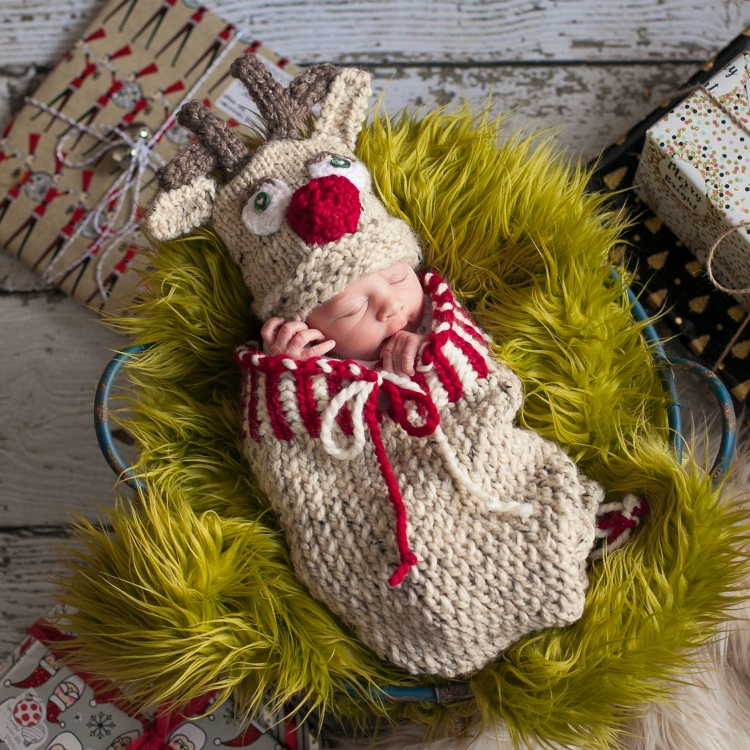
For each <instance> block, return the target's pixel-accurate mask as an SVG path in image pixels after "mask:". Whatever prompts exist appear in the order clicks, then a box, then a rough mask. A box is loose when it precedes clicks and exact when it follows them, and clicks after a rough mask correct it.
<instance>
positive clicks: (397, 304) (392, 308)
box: [378, 295, 404, 322]
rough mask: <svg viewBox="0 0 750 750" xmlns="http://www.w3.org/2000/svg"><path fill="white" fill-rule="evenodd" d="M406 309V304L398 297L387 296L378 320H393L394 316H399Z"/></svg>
mask: <svg viewBox="0 0 750 750" xmlns="http://www.w3.org/2000/svg"><path fill="white" fill-rule="evenodd" d="M403 309H404V303H403V301H402V300H400V299H399V298H398V297H396V296H395V295H394V296H387V297H386V298H385V299H384V300H383V302H382V304H381V306H380V310H379V311H378V320H380V321H381V322H382V321H386V320H388V318H392V317H393V316H394V315H398V314H399V313H400V312H401V310H403Z"/></svg>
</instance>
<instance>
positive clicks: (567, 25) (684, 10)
mask: <svg viewBox="0 0 750 750" xmlns="http://www.w3.org/2000/svg"><path fill="white" fill-rule="evenodd" d="M103 5H104V2H103V0H69V2H66V3H51V2H49V0H5V1H4V2H3V3H2V7H1V8H0V50H2V60H3V62H4V63H23V64H25V63H29V62H32V61H34V62H37V63H40V64H47V65H51V64H53V63H54V62H55V61H56V60H57V59H58V58H59V56H60V55H61V54H62V53H63V52H64V51H65V50H66V49H67V48H68V47H69V46H70V45H71V44H72V43H73V42H74V41H75V40H76V39H77V38H78V37H79V36H81V34H82V32H83V30H84V29H85V28H86V26H87V24H88V23H89V22H90V21H91V20H92V19H93V17H94V16H95V15H96V13H97V12H98V11H99V9H100V8H102V7H103ZM208 5H209V6H210V7H211V8H212V9H213V10H215V11H217V12H218V13H220V14H221V15H222V16H224V17H225V18H226V19H227V20H228V21H231V22H232V23H235V24H237V25H241V26H246V27H249V29H250V30H251V32H252V33H253V34H254V35H255V36H256V37H258V38H259V39H262V40H263V41H264V42H265V43H266V44H268V45H269V46H271V47H272V48H274V49H276V50H277V51H278V52H279V53H280V54H283V55H286V56H287V57H289V58H291V59H293V60H296V61H300V62H314V61H321V60H336V61H339V62H357V61H381V62H382V61H386V60H387V61H402V62H408V61H413V60H423V61H452V62H454V63H458V62H471V61H474V62H476V61H485V62H489V61H498V60H510V61H532V60H542V61H554V60H571V59H575V60H601V59H612V60H634V59H637V60H662V59H678V60H686V59H692V60H695V59H704V58H706V57H709V56H710V55H712V54H713V53H714V52H715V51H716V50H717V49H719V48H721V47H722V46H723V45H724V44H725V43H726V42H727V41H728V40H729V39H730V38H732V37H733V36H735V35H736V34H738V33H739V32H740V31H741V30H742V28H743V26H744V25H747V24H748V23H750V7H748V4H747V3H744V2H740V1H738V0H714V2H710V3H708V2H700V1H699V0H692V1H691V2H685V1H684V0H628V1H627V2H624V1H621V2H608V3H596V4H592V3H591V2H590V0H466V1H465V2H461V1H459V0H412V1H411V2H407V3H405V2H403V1H402V0H352V1H351V2H346V3H342V2H340V0H273V1H268V0H267V1H266V2H258V3H252V4H248V3H247V2H246V0H214V2H210V3H208ZM136 12H137V11H136Z"/></svg>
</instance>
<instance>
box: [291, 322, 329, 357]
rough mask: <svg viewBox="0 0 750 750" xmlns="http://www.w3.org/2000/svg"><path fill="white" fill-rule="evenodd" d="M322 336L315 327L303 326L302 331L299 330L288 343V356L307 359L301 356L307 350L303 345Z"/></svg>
mask: <svg viewBox="0 0 750 750" xmlns="http://www.w3.org/2000/svg"><path fill="white" fill-rule="evenodd" d="M322 338H324V336H323V334H322V333H321V332H320V331H318V330H316V329H315V328H305V330H304V331H300V332H299V333H297V334H296V335H295V336H294V338H293V339H292V340H291V342H290V343H289V346H287V349H286V353H287V354H288V355H289V356H290V357H294V359H307V357H303V356H302V355H303V354H306V353H307V351H309V350H306V349H305V347H306V346H307V345H308V344H309V343H310V342H311V341H315V340H316V339H322ZM334 346H335V344H334ZM313 356H314V355H313Z"/></svg>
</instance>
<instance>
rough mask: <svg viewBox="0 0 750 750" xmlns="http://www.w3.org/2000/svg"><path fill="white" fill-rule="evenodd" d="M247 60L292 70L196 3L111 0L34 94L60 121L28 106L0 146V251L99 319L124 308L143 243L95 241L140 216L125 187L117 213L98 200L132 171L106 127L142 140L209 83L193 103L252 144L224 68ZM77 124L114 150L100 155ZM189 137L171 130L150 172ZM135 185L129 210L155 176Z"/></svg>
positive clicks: (247, 118)
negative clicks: (99, 312) (250, 56)
mask: <svg viewBox="0 0 750 750" xmlns="http://www.w3.org/2000/svg"><path fill="white" fill-rule="evenodd" d="M246 52H254V53H255V54H257V55H258V56H259V57H260V58H261V59H262V60H263V61H264V62H265V63H266V64H267V65H268V67H269V69H270V70H271V72H272V73H273V74H274V76H275V77H277V78H278V79H279V80H280V81H282V82H284V83H286V82H288V81H289V80H291V78H292V77H293V76H294V75H296V74H297V73H298V72H299V68H297V67H296V66H295V65H292V64H291V63H289V61H288V60H286V59H285V58H281V57H279V56H278V55H276V54H275V53H273V52H272V51H271V50H269V49H268V48H267V47H265V46H264V45H263V44H262V43H261V42H259V41H257V40H254V39H253V38H252V36H251V35H250V34H249V33H247V32H243V31H242V30H240V29H237V28H236V27H235V26H233V25H232V24H229V23H227V22H225V21H224V20H222V19H221V18H219V17H218V16H217V15H215V14H214V13H212V12H211V11H209V10H207V9H206V8H205V7H203V6H201V5H199V4H198V3H197V2H195V0H111V2H109V3H108V4H107V5H106V6H105V7H104V8H103V9H102V11H101V13H100V14H99V15H98V17H97V18H96V19H95V20H94V21H93V22H92V23H91V25H90V26H89V28H88V29H87V30H86V33H85V34H84V36H83V38H82V39H80V40H79V41H78V42H77V43H76V44H75V45H74V47H73V48H72V49H71V50H69V51H68V52H67V53H66V54H65V55H64V56H63V58H62V60H60V62H59V63H58V64H57V66H56V67H55V68H54V69H53V71H52V72H51V73H50V75H49V76H48V77H47V78H46V79H45V81H44V82H43V83H42V85H41V86H40V87H39V88H38V89H37V90H36V91H35V92H34V93H33V99H34V100H35V101H37V102H39V103H40V104H43V105H45V106H48V107H49V108H50V111H54V112H55V113H58V114H57V115H54V114H50V111H44V110H43V109H40V107H39V106H37V105H36V104H35V103H33V102H28V103H27V104H26V105H25V106H24V107H23V108H22V109H21V111H20V112H18V114H17V115H16V117H15V118H14V119H13V120H12V121H11V122H10V123H9V125H8V126H7V127H6V129H5V132H4V133H3V135H2V139H0V244H2V245H3V246H4V247H5V249H6V250H7V251H8V252H9V253H10V254H11V255H13V256H15V257H17V258H19V259H20V260H21V261H22V262H24V263H25V264H26V265H27V266H28V267H29V268H31V269H33V270H34V271H36V272H38V273H41V274H42V275H43V276H44V277H45V278H46V279H47V280H48V281H51V282H52V283H55V284H56V285H58V286H59V287H60V288H62V289H63V290H64V291H66V292H69V293H71V294H73V295H74V296H75V297H76V298H77V299H78V300H80V301H81V302H83V303H85V304H88V305H91V306H94V307H96V308H99V309H106V310H117V309H120V308H121V307H123V306H124V305H125V304H127V301H128V300H129V299H130V298H131V297H132V294H133V292H134V289H135V288H136V285H137V283H138V274H137V273H135V270H136V269H137V268H138V267H139V265H140V263H142V261H141V262H139V257H140V250H139V246H140V245H143V244H144V243H145V240H144V238H143V237H142V235H140V231H139V230H138V229H136V231H135V232H134V233H133V234H131V235H129V236H123V237H121V238H118V239H117V241H111V240H107V239H106V238H104V239H103V234H104V233H105V232H106V230H107V229H109V231H110V232H116V231H117V229H118V227H122V225H123V224H125V222H126V219H127V218H129V216H130V215H131V213H134V214H135V217H136V219H137V218H138V215H139V214H138V212H134V211H132V209H133V205H134V201H133V193H134V190H133V189H131V190H130V191H129V193H128V195H127V196H126V197H125V198H124V199H123V205H122V210H121V211H120V213H119V215H118V216H115V215H114V210H115V209H116V208H117V206H116V203H117V202H116V201H115V200H112V201H108V200H107V197H106V196H107V193H108V191H109V190H110V189H111V188H112V186H113V185H114V184H115V183H116V182H117V181H118V179H120V178H122V177H123V175H124V173H126V172H127V170H128V167H129V165H130V164H131V163H132V157H131V156H130V149H129V148H128V147H127V145H125V146H123V144H122V143H120V144H119V145H117V144H114V141H115V140H116V136H115V135H114V134H112V132H111V130H112V127H118V128H120V129H121V130H123V131H124V132H125V133H127V134H128V135H129V137H132V138H134V139H136V140H137V138H138V137H139V134H140V133H141V132H143V133H148V134H149V138H150V136H151V135H153V134H156V133H158V131H159V129H160V128H161V127H162V126H163V125H164V124H165V123H166V122H167V121H168V118H170V115H171V114H172V113H173V112H174V110H175V108H176V107H178V106H179V105H180V104H181V103H182V102H183V100H185V99H186V97H187V95H189V94H190V92H191V89H194V88H195V86H196V83H199V82H201V79H202V78H204V77H205V80H204V81H203V82H202V84H201V85H200V86H199V88H198V89H197V90H196V91H195V92H194V93H193V95H192V96H190V98H197V99H201V100H203V101H204V103H205V104H207V105H208V106H210V107H212V108H214V109H216V111H217V112H218V113H219V114H220V115H221V116H222V117H223V118H224V119H226V120H228V121H229V123H230V125H232V126H234V127H236V128H237V129H238V132H240V133H241V134H245V135H248V134H249V133H250V129H249V128H248V125H251V124H252V123H253V121H254V115H255V114H256V113H257V110H256V109H255V106H254V104H253V103H252V101H251V100H250V98H249V97H248V96H247V95H246V94H245V92H244V90H243V89H242V87H241V85H239V83H238V82H236V81H234V79H232V78H231V76H230V75H229V66H230V65H231V63H232V61H233V60H234V59H235V58H236V57H238V56H239V55H241V54H243V53H246ZM206 74H208V75H207V76H206ZM63 117H64V118H68V119H63ZM71 122H73V123H75V124H76V125H75V126H73V125H72V124H71ZM82 126H86V127H89V128H92V129H94V130H95V131H96V132H97V133H99V135H100V137H104V138H106V139H108V140H109V141H110V142H111V143H112V144H113V145H112V146H111V147H105V148H102V144H101V143H100V142H99V141H97V140H96V139H95V138H94V137H93V136H92V135H89V134H88V133H85V132H81V131H80V130H79V129H78V127H82ZM144 126H145V129H144ZM190 137H191V134H190V133H189V132H188V131H186V130H184V129H183V128H181V127H179V126H178V125H176V124H174V123H170V126H169V127H168V129H166V132H165V133H164V135H163V136H162V137H161V138H160V139H159V140H158V143H156V144H155V145H154V147H153V149H152V150H151V155H152V165H154V166H157V167H158V165H159V161H160V160H163V161H164V162H167V161H169V159H171V158H172V156H174V155H175V154H176V153H177V151H178V150H179V149H180V148H182V147H183V146H184V145H186V144H187V142H188V141H189V139H190ZM58 151H60V152H61V153H56V152H58ZM60 157H62V158H60ZM92 158H93V161H92V162H91V160H92ZM87 160H88V161H90V162H91V163H86V164H85V165H83V166H78V167H76V166H70V164H78V165H82V164H84V163H85V162H86V161H87ZM140 188H141V189H140V191H139V194H138V196H137V204H138V207H139V208H141V209H143V210H145V207H146V205H147V203H148V201H149V199H150V198H151V197H152V196H153V195H154V192H155V188H156V179H155V174H154V170H153V168H149V169H147V170H146V172H145V174H144V177H143V181H142V183H141V186H140ZM97 207H99V209H100V210H99V212H98V219H99V220H98V222H95V221H94V218H95V214H96V210H95V209H96V208H97ZM71 238H74V240H73V241H72V242H71Z"/></svg>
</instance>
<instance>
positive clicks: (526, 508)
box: [434, 425, 534, 518]
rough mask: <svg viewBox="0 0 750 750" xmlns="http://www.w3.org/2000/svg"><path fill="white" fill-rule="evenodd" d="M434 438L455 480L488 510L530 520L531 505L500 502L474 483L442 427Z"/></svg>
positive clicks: (516, 502)
mask: <svg viewBox="0 0 750 750" xmlns="http://www.w3.org/2000/svg"><path fill="white" fill-rule="evenodd" d="M434 437H435V440H436V441H437V444H438V446H439V447H440V450H441V452H442V454H443V457H444V458H445V464H446V467H447V468H448V471H449V472H450V473H451V475H452V476H453V478H454V479H455V480H456V482H457V483H458V484H460V485H461V486H462V487H464V488H465V489H466V490H467V491H468V492H469V493H470V494H471V495H473V496H474V497H476V498H478V499H479V500H483V501H484V505H485V507H486V508H487V510H491V511H494V512H495V513H507V514H508V515H511V516H520V517H521V518H528V517H529V516H530V515H531V514H532V512H533V510H534V508H533V506H532V505H531V503H519V502H518V501H517V500H507V501H505V500H498V498H497V497H494V496H493V495H490V494H489V493H488V492H485V491H484V490H483V489H482V488H481V487H480V486H479V485H478V484H476V483H475V482H472V481H471V478H470V477H469V475H468V474H467V473H466V471H465V469H464V468H463V466H461V464H460V463H459V462H458V457H457V456H456V454H455V453H454V451H453V449H452V448H451V446H450V443H449V442H448V438H447V437H445V433H444V432H443V430H442V428H441V427H440V425H438V426H437V429H436V430H435V433H434Z"/></svg>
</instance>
